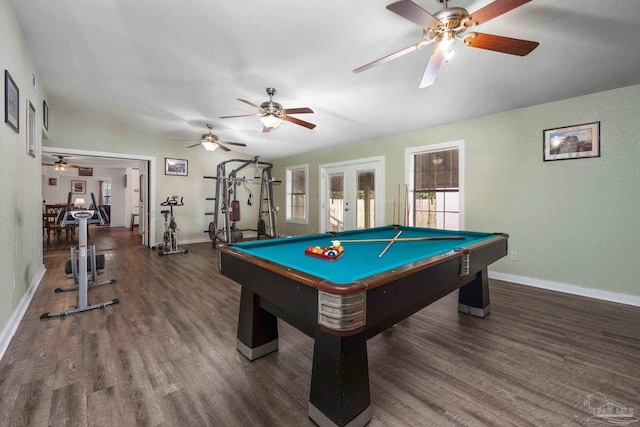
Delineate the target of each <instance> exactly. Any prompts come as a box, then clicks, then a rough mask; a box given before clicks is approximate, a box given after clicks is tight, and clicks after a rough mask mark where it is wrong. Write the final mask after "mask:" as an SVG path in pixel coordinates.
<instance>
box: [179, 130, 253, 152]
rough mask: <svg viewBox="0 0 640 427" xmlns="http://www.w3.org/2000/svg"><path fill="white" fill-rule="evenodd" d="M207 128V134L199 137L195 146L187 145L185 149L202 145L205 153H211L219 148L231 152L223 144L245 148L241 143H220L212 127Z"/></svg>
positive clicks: (182, 140)
mask: <svg viewBox="0 0 640 427" xmlns="http://www.w3.org/2000/svg"><path fill="white" fill-rule="evenodd" d="M207 127H208V128H209V133H203V134H202V137H200V141H199V142H198V143H197V144H193V145H189V146H188V147H187V148H193V147H197V146H198V145H202V146H203V147H204V149H205V150H207V151H213V150H215V149H216V148H218V147H220V148H221V149H222V150H224V151H231V149H230V148H229V147H225V145H224V144H228V145H236V146H238V147H246V146H247V144H243V143H241V142H231V141H220V139H218V136H217V135H214V134H213V125H212V124H209V123H208V124H207ZM172 141H180V142H185V141H191V140H184V139H173V140H172Z"/></svg>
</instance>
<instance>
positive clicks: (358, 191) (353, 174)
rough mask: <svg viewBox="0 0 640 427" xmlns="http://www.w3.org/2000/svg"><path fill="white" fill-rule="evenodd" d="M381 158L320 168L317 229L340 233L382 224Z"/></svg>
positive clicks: (382, 168) (382, 165)
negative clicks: (318, 223)
mask: <svg viewBox="0 0 640 427" xmlns="http://www.w3.org/2000/svg"><path fill="white" fill-rule="evenodd" d="M383 175H384V158H372V159H362V160H355V161H352V162H343V163H333V164H330V165H322V166H320V183H321V192H320V194H321V197H322V200H321V203H320V230H321V231H322V232H326V231H342V230H355V229H360V228H371V227H375V226H379V225H382V222H383V218H384V176H383Z"/></svg>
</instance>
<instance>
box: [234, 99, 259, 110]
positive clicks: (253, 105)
mask: <svg viewBox="0 0 640 427" xmlns="http://www.w3.org/2000/svg"><path fill="white" fill-rule="evenodd" d="M238 101H240V102H244V103H245V104H249V105H251V106H252V107H254V108H257V109H258V110H259V109H260V106H258V105H256V104H254V103H253V102H251V101H247V100H246V99H242V98H238Z"/></svg>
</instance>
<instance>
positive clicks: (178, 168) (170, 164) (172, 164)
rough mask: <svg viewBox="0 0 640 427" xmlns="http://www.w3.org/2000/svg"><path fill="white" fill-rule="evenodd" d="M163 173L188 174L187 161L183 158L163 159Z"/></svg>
mask: <svg viewBox="0 0 640 427" xmlns="http://www.w3.org/2000/svg"><path fill="white" fill-rule="evenodd" d="M164 174H165V175H175V176H187V175H189V162H188V160H184V159H170V158H165V159H164Z"/></svg>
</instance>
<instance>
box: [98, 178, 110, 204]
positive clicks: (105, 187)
mask: <svg viewBox="0 0 640 427" xmlns="http://www.w3.org/2000/svg"><path fill="white" fill-rule="evenodd" d="M100 187H101V192H100V202H99V203H100V205H101V206H102V205H111V182H109V181H100Z"/></svg>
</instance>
